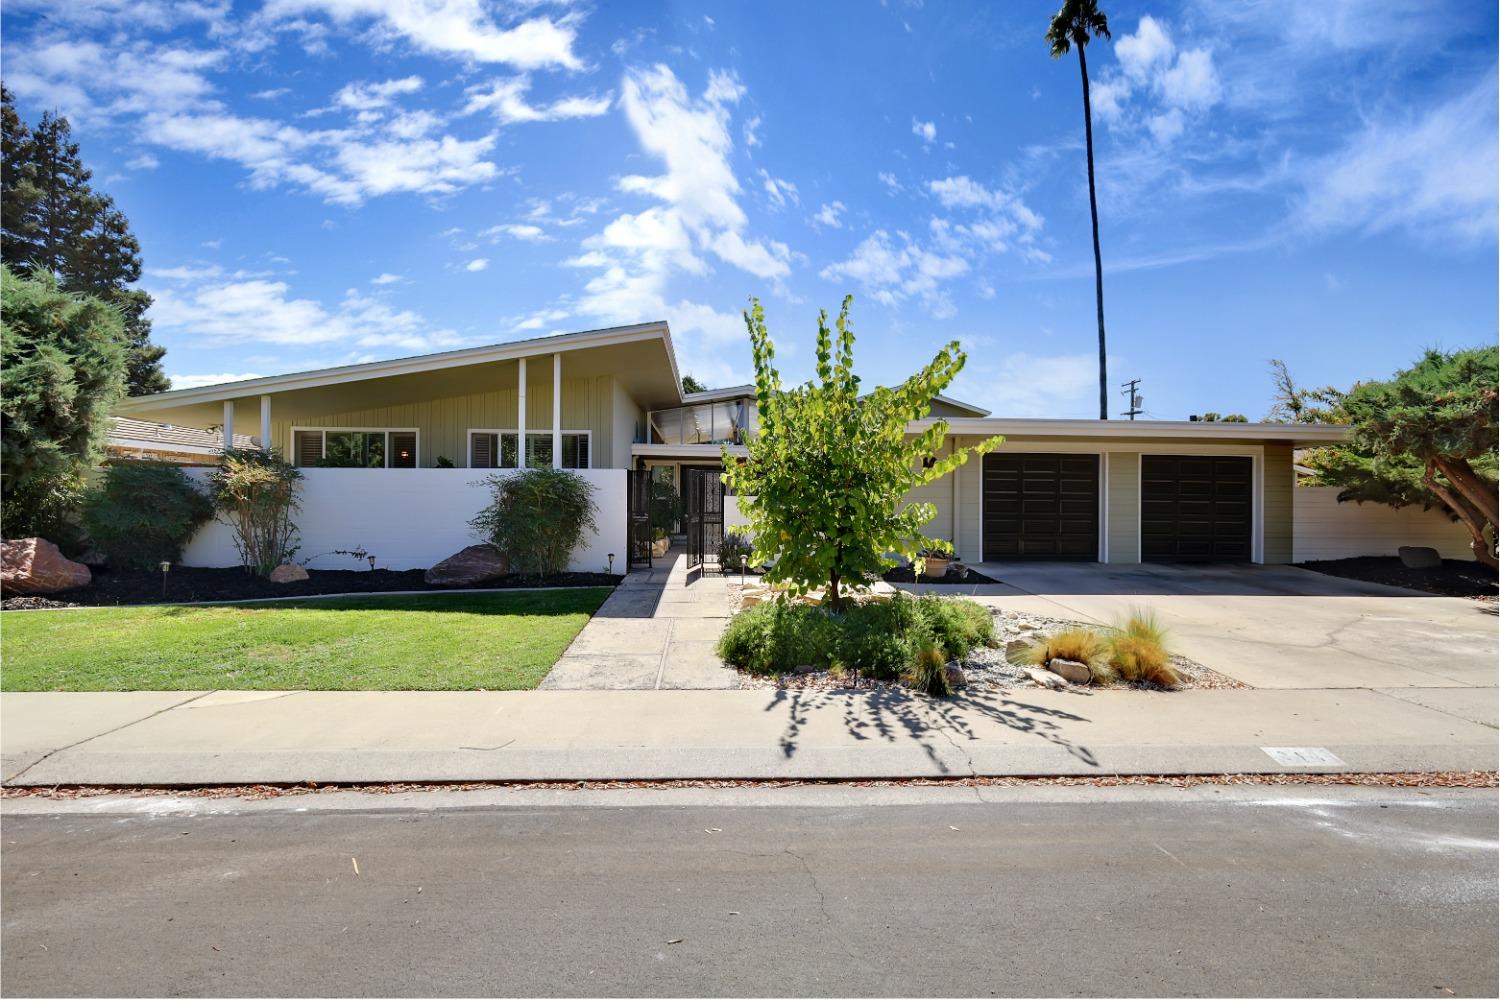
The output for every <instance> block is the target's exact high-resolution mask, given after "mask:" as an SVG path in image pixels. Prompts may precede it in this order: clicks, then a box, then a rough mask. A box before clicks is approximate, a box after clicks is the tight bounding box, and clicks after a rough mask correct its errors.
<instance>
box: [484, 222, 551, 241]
mask: <svg viewBox="0 0 1500 1000" xmlns="http://www.w3.org/2000/svg"><path fill="white" fill-rule="evenodd" d="M479 235H480V236H483V237H485V238H486V239H494V238H496V237H500V236H509V237H511V238H512V239H517V240H525V241H527V242H529V243H544V242H546V241H548V240H550V239H552V237H550V236H548V235H547V232H546V230H544V229H543V228H542V227H541V226H533V225H531V224H530V223H505V224H503V225H499V226H491V227H490V228H488V229H484V230H481V231H480V233H479Z"/></svg>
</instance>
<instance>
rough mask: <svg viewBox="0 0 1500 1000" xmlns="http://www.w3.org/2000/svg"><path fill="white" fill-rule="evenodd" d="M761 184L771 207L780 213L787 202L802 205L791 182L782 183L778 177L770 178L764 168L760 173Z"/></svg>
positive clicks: (795, 187)
mask: <svg viewBox="0 0 1500 1000" xmlns="http://www.w3.org/2000/svg"><path fill="white" fill-rule="evenodd" d="M760 177H761V184H762V186H763V187H764V188H765V190H766V196H767V197H768V198H770V200H771V207H772V208H774V209H776V210H777V211H780V210H781V209H783V208H786V206H787V202H791V203H792V204H793V205H800V204H802V199H801V197H799V196H798V194H797V185H795V184H793V183H792V182H791V181H784V180H782V179H781V178H779V177H772V176H771V175H770V173H768V172H767V171H766V170H765V169H764V168H762V169H761V171H760Z"/></svg>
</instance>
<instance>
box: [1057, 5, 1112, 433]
mask: <svg viewBox="0 0 1500 1000" xmlns="http://www.w3.org/2000/svg"><path fill="white" fill-rule="evenodd" d="M1109 37H1110V34H1109V18H1108V17H1106V16H1105V14H1104V11H1102V10H1100V9H1099V4H1098V3H1097V2H1096V0H1063V5H1062V7H1060V8H1059V9H1058V11H1057V13H1056V14H1054V15H1052V23H1051V24H1050V25H1048V27H1047V44H1048V45H1049V46H1051V49H1052V58H1053V59H1061V58H1062V57H1063V56H1065V55H1067V54H1068V53H1069V52H1070V51H1072V50H1074V49H1077V50H1078V72H1079V73H1081V74H1082V75H1083V142H1084V154H1085V156H1086V157H1087V159H1088V168H1089V219H1090V221H1091V222H1092V223H1093V227H1094V305H1095V308H1096V310H1097V311H1098V314H1099V419H1100V420H1108V419H1109V393H1108V388H1107V387H1108V383H1109V375H1108V372H1107V371H1106V362H1105V356H1104V264H1103V263H1102V261H1101V259H1100V256H1099V201H1098V199H1097V197H1096V196H1095V194H1094V113H1093V109H1092V108H1091V107H1090V105H1089V63H1088V57H1087V56H1085V55H1084V52H1083V50H1084V49H1085V48H1087V47H1088V44H1089V42H1090V41H1091V40H1092V39H1095V38H1109Z"/></svg>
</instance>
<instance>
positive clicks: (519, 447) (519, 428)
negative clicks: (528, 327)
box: [516, 358, 526, 469]
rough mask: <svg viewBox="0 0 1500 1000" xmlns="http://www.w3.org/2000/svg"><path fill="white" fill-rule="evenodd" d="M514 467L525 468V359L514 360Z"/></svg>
mask: <svg viewBox="0 0 1500 1000" xmlns="http://www.w3.org/2000/svg"><path fill="white" fill-rule="evenodd" d="M516 367H517V368H519V369H520V371H519V373H518V374H517V376H516V387H517V388H516V400H517V402H516V467H517V468H520V469H524V468H526V359H525V358H521V359H519V360H518V361H517V362H516Z"/></svg>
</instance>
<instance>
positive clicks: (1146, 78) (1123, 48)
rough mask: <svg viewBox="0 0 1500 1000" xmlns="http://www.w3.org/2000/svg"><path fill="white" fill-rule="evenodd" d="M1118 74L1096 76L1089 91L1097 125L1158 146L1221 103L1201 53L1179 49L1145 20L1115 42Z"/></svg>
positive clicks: (1215, 76) (1207, 57) (1209, 56)
mask: <svg viewBox="0 0 1500 1000" xmlns="http://www.w3.org/2000/svg"><path fill="white" fill-rule="evenodd" d="M1114 52H1115V58H1116V59H1117V60H1118V61H1119V72H1116V73H1114V74H1110V73H1107V72H1106V73H1105V74H1102V75H1101V77H1100V79H1099V80H1098V81H1096V82H1095V83H1094V85H1093V87H1092V88H1091V90H1092V94H1091V96H1092V99H1093V101H1092V103H1093V108H1094V111H1095V112H1096V113H1097V114H1098V116H1099V120H1100V121H1102V122H1106V123H1108V124H1110V125H1112V126H1116V127H1119V128H1123V129H1126V130H1131V129H1137V128H1141V127H1144V128H1145V129H1146V130H1147V131H1148V132H1149V133H1150V134H1151V136H1152V138H1154V139H1155V140H1156V142H1157V143H1158V144H1159V145H1165V144H1168V143H1170V142H1172V141H1173V140H1174V139H1176V138H1177V137H1178V136H1180V135H1182V134H1183V132H1184V131H1186V129H1187V127H1188V126H1189V125H1190V124H1191V122H1190V120H1189V117H1188V116H1189V115H1190V114H1201V113H1202V112H1205V111H1207V110H1208V109H1209V108H1212V107H1214V106H1215V105H1216V104H1218V103H1219V102H1220V101H1221V100H1222V99H1223V97H1224V87H1223V84H1222V83H1221V82H1220V80H1219V73H1218V69H1217V68H1216V67H1215V65H1214V57H1213V53H1212V52H1210V51H1209V50H1208V49H1206V48H1201V47H1200V48H1192V49H1179V48H1178V46H1177V44H1176V43H1175V42H1174V41H1173V40H1172V37H1171V35H1170V33H1169V32H1168V30H1167V27H1166V26H1165V25H1164V24H1163V23H1162V22H1160V21H1158V20H1156V19H1155V18H1153V17H1151V16H1150V15H1147V16H1145V17H1142V18H1141V19H1140V22H1139V23H1138V24H1137V26H1136V30H1135V32H1134V33H1133V34H1128V35H1123V36H1121V37H1120V38H1119V39H1117V40H1116V41H1115V45H1114Z"/></svg>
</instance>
